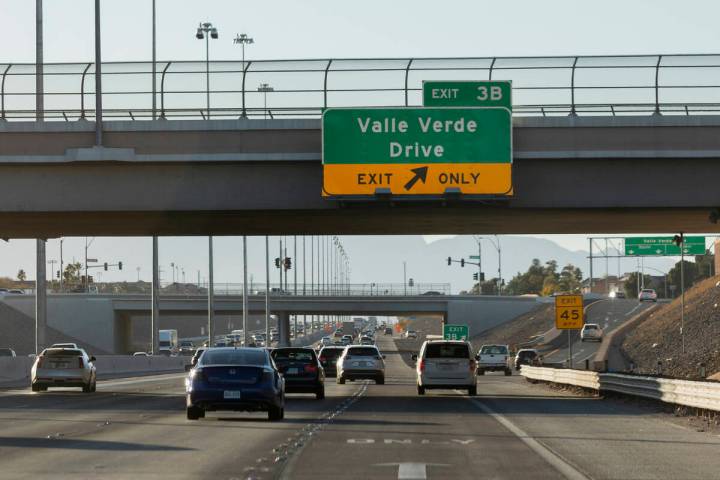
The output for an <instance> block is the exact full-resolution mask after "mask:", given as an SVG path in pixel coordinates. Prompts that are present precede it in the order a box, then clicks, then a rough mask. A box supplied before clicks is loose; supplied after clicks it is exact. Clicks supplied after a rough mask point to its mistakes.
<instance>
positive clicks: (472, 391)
mask: <svg viewBox="0 0 720 480" xmlns="http://www.w3.org/2000/svg"><path fill="white" fill-rule="evenodd" d="M468 395H470V396H471V397H474V396H475V395H477V385H476V386H474V387H470V388H468Z"/></svg>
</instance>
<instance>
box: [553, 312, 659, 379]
mask: <svg viewBox="0 0 720 480" xmlns="http://www.w3.org/2000/svg"><path fill="white" fill-rule="evenodd" d="M651 305H652V304H651V303H649V302H645V303H639V302H638V301H637V300H628V299H606V300H599V301H597V302H594V303H592V304H590V305H589V306H588V307H587V310H586V319H585V323H597V324H598V325H600V328H602V329H603V332H604V334H605V335H607V334H608V333H610V332H612V331H613V330H614V329H616V328H617V327H619V326H620V325H622V324H623V323H625V322H626V321H628V320H630V319H631V318H633V317H634V316H635V315H637V314H639V313H642V311H643V310H645V309H647V308H649V307H650V306H651ZM570 338H571V340H572V341H571V343H572V359H573V366H574V367H576V368H584V367H583V366H584V364H585V360H590V361H591V362H592V361H593V359H594V358H595V354H596V353H597V351H598V349H599V348H600V342H596V341H589V342H582V341H580V332H579V331H571V333H570ZM565 345H567V343H565ZM567 358H568V351H567V347H565V348H561V349H557V350H554V351H552V352H550V353H547V354H545V355H544V356H543V359H544V361H546V362H550V363H561V362H564V361H566V360H567Z"/></svg>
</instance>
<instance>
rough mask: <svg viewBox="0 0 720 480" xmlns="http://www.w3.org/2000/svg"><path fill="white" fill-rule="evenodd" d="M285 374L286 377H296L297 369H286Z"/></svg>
mask: <svg viewBox="0 0 720 480" xmlns="http://www.w3.org/2000/svg"><path fill="white" fill-rule="evenodd" d="M285 373H287V374H288V375H297V374H298V369H297V368H288V369H287V372H285Z"/></svg>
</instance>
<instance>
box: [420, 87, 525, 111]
mask: <svg viewBox="0 0 720 480" xmlns="http://www.w3.org/2000/svg"><path fill="white" fill-rule="evenodd" d="M423 105H424V106H426V107H504V108H507V109H508V110H512V83H511V82H510V81H509V80H503V81H475V80H473V81H463V80H447V81H438V80H425V81H424V82H423Z"/></svg>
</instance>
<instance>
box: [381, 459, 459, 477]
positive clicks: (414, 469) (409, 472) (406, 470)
mask: <svg viewBox="0 0 720 480" xmlns="http://www.w3.org/2000/svg"><path fill="white" fill-rule="evenodd" d="M374 466H375V467H398V477H397V478H398V480H426V479H427V467H428V466H430V467H449V466H450V465H448V464H445V463H414V462H407V463H376V464H375V465H374Z"/></svg>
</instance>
